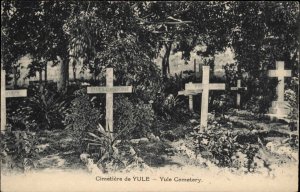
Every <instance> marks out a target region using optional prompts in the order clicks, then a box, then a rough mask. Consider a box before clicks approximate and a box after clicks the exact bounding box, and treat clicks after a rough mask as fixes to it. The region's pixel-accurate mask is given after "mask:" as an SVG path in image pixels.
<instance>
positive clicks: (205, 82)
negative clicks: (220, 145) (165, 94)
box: [185, 66, 225, 131]
mask: <svg viewBox="0 0 300 192" xmlns="http://www.w3.org/2000/svg"><path fill="white" fill-rule="evenodd" d="M202 69H203V74H202V83H190V84H186V87H185V89H186V90H193V91H201V90H202V102H201V117H200V118H201V119H200V131H202V130H203V128H206V127H207V117H208V99H209V90H225V84H224V83H211V84H210V83H209V66H203V67H202Z"/></svg>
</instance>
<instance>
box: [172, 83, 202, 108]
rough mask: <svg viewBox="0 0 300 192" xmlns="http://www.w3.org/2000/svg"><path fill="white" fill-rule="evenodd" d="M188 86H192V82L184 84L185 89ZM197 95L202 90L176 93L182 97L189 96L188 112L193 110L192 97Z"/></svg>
mask: <svg viewBox="0 0 300 192" xmlns="http://www.w3.org/2000/svg"><path fill="white" fill-rule="evenodd" d="M189 84H192V82H190V83H187V84H185V89H186V88H187V87H188V86H189ZM199 93H202V90H183V91H178V95H184V96H189V109H190V111H194V109H193V105H194V104H193V95H197V94H199Z"/></svg>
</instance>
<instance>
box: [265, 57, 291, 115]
mask: <svg viewBox="0 0 300 192" xmlns="http://www.w3.org/2000/svg"><path fill="white" fill-rule="evenodd" d="M291 73H292V71H291V70H285V69H284V62H283V61H276V70H269V71H268V76H269V77H276V78H278V84H277V87H276V93H277V100H276V101H273V102H272V106H271V107H270V109H269V112H270V114H268V115H269V116H271V117H275V118H284V117H286V116H287V115H288V114H289V112H290V108H289V105H288V102H287V101H284V78H285V77H291Z"/></svg>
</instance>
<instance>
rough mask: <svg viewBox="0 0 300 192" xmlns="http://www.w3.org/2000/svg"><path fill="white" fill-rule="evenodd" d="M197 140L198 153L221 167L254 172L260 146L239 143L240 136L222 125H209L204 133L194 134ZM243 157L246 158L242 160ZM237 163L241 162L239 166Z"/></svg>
mask: <svg viewBox="0 0 300 192" xmlns="http://www.w3.org/2000/svg"><path fill="white" fill-rule="evenodd" d="M192 135H193V137H194V140H195V149H196V152H197V153H198V154H199V153H200V154H201V156H202V157H204V158H207V159H209V160H211V161H212V162H213V163H215V164H216V165H218V166H220V167H233V168H237V169H240V168H243V167H245V168H247V170H248V171H249V172H250V171H254V169H255V162H254V157H255V155H256V153H257V152H258V145H255V144H252V143H247V142H245V143H239V142H238V139H237V138H238V136H239V135H238V134H237V133H233V132H232V131H230V130H228V128H223V127H222V126H221V125H220V124H218V123H214V124H212V125H209V126H208V128H207V129H206V130H204V132H201V133H198V132H195V133H193V134H192ZM241 156H244V157H245V158H244V159H242V158H241ZM237 161H238V162H239V163H238V164H237Z"/></svg>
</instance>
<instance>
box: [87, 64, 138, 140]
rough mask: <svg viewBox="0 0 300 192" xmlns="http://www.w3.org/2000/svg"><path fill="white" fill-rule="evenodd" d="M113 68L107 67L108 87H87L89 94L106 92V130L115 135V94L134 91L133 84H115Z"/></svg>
mask: <svg viewBox="0 0 300 192" xmlns="http://www.w3.org/2000/svg"><path fill="white" fill-rule="evenodd" d="M113 73H114V72H113V68H107V69H106V87H100V86H94V87H87V93H88V94H98V93H106V117H105V119H106V124H105V128H106V131H109V132H110V133H111V135H113V131H114V129H113V122H114V121H113V99H114V97H113V94H114V93H132V86H114V83H113V80H114V74H113Z"/></svg>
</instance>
